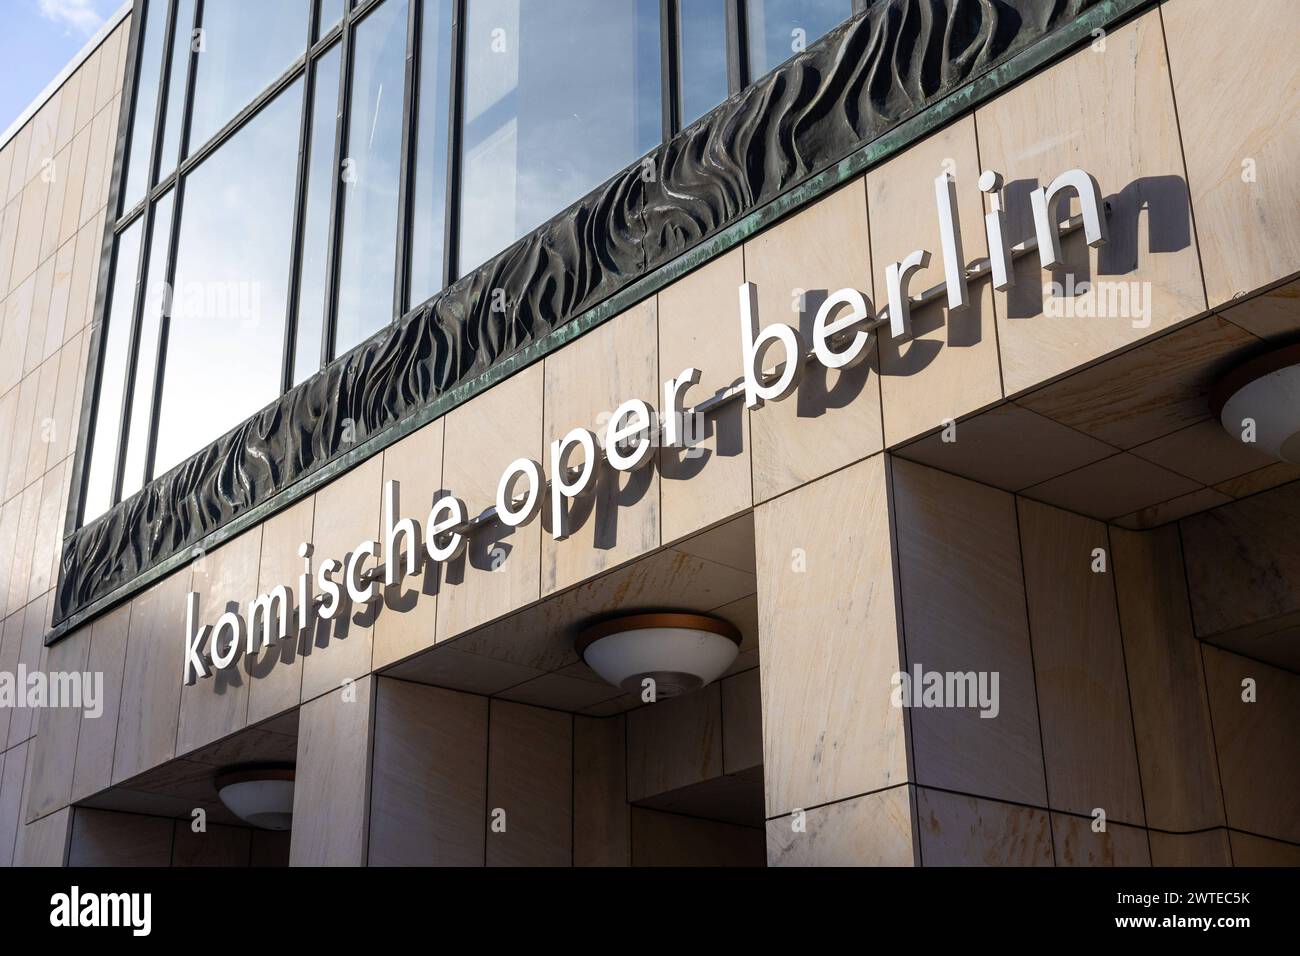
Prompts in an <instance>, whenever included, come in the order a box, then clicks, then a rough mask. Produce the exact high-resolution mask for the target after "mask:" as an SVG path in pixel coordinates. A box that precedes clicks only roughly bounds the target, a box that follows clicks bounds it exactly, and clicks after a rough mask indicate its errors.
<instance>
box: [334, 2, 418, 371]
mask: <svg viewBox="0 0 1300 956" xmlns="http://www.w3.org/2000/svg"><path fill="white" fill-rule="evenodd" d="M352 49H353V60H352V87H351V90H352V93H351V97H352V98H351V100H350V108H351V115H350V117H349V119H348V138H347V149H346V151H345V152H344V154H343V157H344V158H343V168H342V170H341V175H342V177H343V195H342V199H343V206H342V209H343V233H342V238H341V240H340V241H341V245H340V247H339V263H338V271H339V280H338V311H337V313H336V319H335V323H336V328H335V338H334V354H335V355H341V354H342V353H344V352H346V351H347V350H348V349H350V348H351V347H352V346H354V345H356V344H357V343H358V342H360V341H362V340H363V339H365V338H366V337H367V336H369V335H370V334H371V333H373V332H374V331H376V330H377V329H380V328H382V327H383V326H384V325H386V324H387V323H389V322H391V321H392V319H393V315H394V311H395V310H394V308H393V293H394V285H395V282H396V262H397V214H398V202H397V198H398V193H397V187H398V180H399V173H400V170H401V161H402V118H403V113H402V106H403V104H402V93H403V87H404V85H405V80H406V0H386V2H385V3H381V4H380V5H379V7H378V8H377V9H375V10H373V11H372V12H371V13H369V14H367V15H366V18H365V20H363V21H362V22H361V23H360V24H358V25H357V27H356V32H355V33H354V34H353V46H352Z"/></svg>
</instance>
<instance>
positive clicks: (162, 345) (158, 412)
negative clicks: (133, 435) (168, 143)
mask: <svg viewBox="0 0 1300 956" xmlns="http://www.w3.org/2000/svg"><path fill="white" fill-rule="evenodd" d="M204 2H205V0H195V3H194V22H193V23H192V24H191V25H190V43H189V55H190V63H189V66H188V67H187V68H186V70H185V99H184V102H183V103H182V106H181V129H180V141H179V148H180V154H181V156H184V155H185V152H186V149H187V147H188V145H189V140H190V116H191V114H192V113H193V107H194V82H195V74H196V73H197V72H198V59H199V54H198V51H196V50H195V49H194V32H195V31H196V30H198V29H199V28H200V27H201V26H202V25H203V4H204ZM177 166H178V168H177V171H176V174H175V182H176V192H175V195H174V196H173V198H172V230H171V235H170V236H168V243H167V268H166V270H165V273H164V276H163V281H164V282H166V284H167V288H168V290H170V292H169V294H168V297H167V300H166V307H165V308H164V309H163V314H162V316H161V318H160V321H159V322H158V347H157V348H158V351H157V356H156V358H155V359H154V367H153V396H152V401H151V402H150V407H149V441H148V445H147V447H146V449H145V456H144V482H145V484H148V483H149V482H150V481H152V480H153V473H154V465H155V461H154V457H155V455H156V454H157V451H158V419H159V418H160V417H161V416H162V392H163V382H164V381H165V380H166V379H165V376H166V372H167V339H168V338H169V337H170V335H171V324H172V308H173V307H174V304H175V286H176V253H177V250H178V249H179V248H180V238H181V207H182V206H183V205H184V203H185V179H184V178H183V177H182V176H181V175H180V169H179V162H178V164H177ZM169 178H170V177H169Z"/></svg>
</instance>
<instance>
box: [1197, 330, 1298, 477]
mask: <svg viewBox="0 0 1300 956" xmlns="http://www.w3.org/2000/svg"><path fill="white" fill-rule="evenodd" d="M1210 406H1211V408H1212V409H1213V410H1214V414H1215V416H1216V417H1217V418H1218V419H1219V422H1220V424H1222V425H1223V427H1224V428H1225V429H1227V431H1228V434H1229V435H1232V436H1233V437H1234V438H1236V439H1237V440H1238V441H1243V442H1251V443H1253V444H1254V446H1255V447H1256V448H1258V449H1259V450H1260V451H1262V452H1264V453H1265V454H1268V455H1272V456H1273V457H1274V458H1280V459H1281V460H1282V461H1289V462H1291V463H1292V464H1300V345H1290V346H1287V347H1286V348H1282V349H1278V350H1276V351H1274V352H1269V353H1268V354H1267V355H1261V356H1259V357H1258V358H1254V359H1251V360H1250V361H1249V362H1247V363H1245V364H1244V365H1241V366H1239V367H1237V368H1235V369H1233V370H1232V371H1231V372H1229V373H1228V374H1227V375H1226V376H1225V377H1224V379H1223V381H1221V382H1219V384H1218V385H1216V386H1215V388H1214V390H1213V392H1212V393H1211V396H1210Z"/></svg>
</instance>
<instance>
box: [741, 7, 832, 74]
mask: <svg viewBox="0 0 1300 956" xmlns="http://www.w3.org/2000/svg"><path fill="white" fill-rule="evenodd" d="M852 15H853V3H852V0H746V6H745V23H746V24H747V26H748V32H749V75H750V78H751V79H757V78H758V77H760V76H762V75H763V74H764V73H767V72H768V71H770V70H773V69H775V68H776V67H778V66H780V65H781V64H782V63H784V62H785V61H786V60H788V59H790V57H792V56H794V55H795V54H796V53H800V52H802V51H803V50H804V49H805V48H806V47H807V46H809V45H810V44H811V43H813V42H814V41H815V40H817V39H818V38H819V37H821V36H823V35H825V34H826V33H827V32H828V31H830V30H832V29H833V28H835V27H837V26H839V25H840V24H841V23H843V22H844V21H845V20H847V19H848V18H849V17H850V16H852Z"/></svg>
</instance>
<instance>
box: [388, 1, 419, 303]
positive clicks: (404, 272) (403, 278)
mask: <svg viewBox="0 0 1300 956" xmlns="http://www.w3.org/2000/svg"><path fill="white" fill-rule="evenodd" d="M423 7H424V0H407V2H406V75H405V77H404V78H403V82H404V83H405V88H404V90H403V94H402V95H403V101H402V153H401V156H400V157H399V158H398V176H397V267H396V268H395V269H394V270H393V314H392V317H391V319H390V321H394V322H395V321H397V319H399V318H400V317H401V315H402V313H403V312H405V311H406V298H407V289H408V288H409V283H410V275H411V263H410V235H411V202H412V200H411V193H412V190H411V175H412V171H413V170H414V169H415V163H414V162H413V161H412V159H413V154H414V151H415V148H416V147H415V146H414V144H415V141H416V139H417V138H418V136H417V133H416V130H417V128H418V126H419V109H420V94H419V81H420V55H419V45H420V24H421V13H422V12H423Z"/></svg>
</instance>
